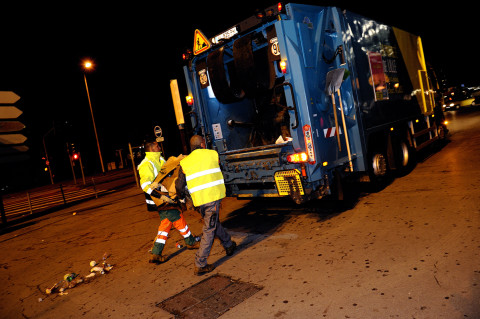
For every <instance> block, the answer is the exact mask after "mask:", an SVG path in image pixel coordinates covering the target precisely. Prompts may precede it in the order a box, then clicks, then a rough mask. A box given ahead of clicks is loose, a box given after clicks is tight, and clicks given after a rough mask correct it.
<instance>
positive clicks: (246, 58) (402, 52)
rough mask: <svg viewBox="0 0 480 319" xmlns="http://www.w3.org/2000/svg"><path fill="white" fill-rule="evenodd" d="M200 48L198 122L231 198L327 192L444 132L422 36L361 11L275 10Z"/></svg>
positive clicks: (396, 161) (192, 82)
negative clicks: (214, 152)
mask: <svg viewBox="0 0 480 319" xmlns="http://www.w3.org/2000/svg"><path fill="white" fill-rule="evenodd" d="M197 44H198V43H197ZM198 51H199V53H198V54H197V55H195V56H194V58H193V59H191V60H190V61H189V64H188V65H187V66H185V67H184V73H185V77H186V81H187V90H188V95H189V96H190V98H191V100H192V99H193V103H192V105H191V112H190V115H191V116H192V127H193V129H194V130H195V133H197V134H202V135H203V136H205V138H206V140H207V144H208V147H209V148H213V149H216V150H217V151H218V152H219V154H220V162H221V167H222V171H223V173H224V179H225V185H226V187H227V195H229V196H237V197H239V198H251V197H285V196H290V197H292V198H293V199H294V200H295V201H296V202H297V203H301V202H304V201H306V200H310V199H316V198H321V197H324V196H326V195H330V194H331V193H332V192H333V190H334V187H333V185H338V184H339V182H340V180H341V179H343V178H346V177H355V178H360V179H362V180H370V181H378V180H379V179H382V178H383V177H385V176H387V175H388V174H389V172H391V171H393V170H398V169H406V168H407V167H409V166H410V165H411V161H412V158H413V155H414V153H415V152H416V151H418V150H419V149H421V148H423V147H424V146H425V145H428V144H430V143H431V142H433V141H435V140H438V139H439V138H441V137H443V136H444V129H445V127H444V126H443V125H441V124H440V122H439V120H440V119H441V114H439V113H438V112H436V109H435V101H434V95H433V88H432V84H431V82H430V81H429V78H428V74H427V73H428V72H427V67H426V65H425V59H424V57H423V49H422V45H421V40H420V38H419V37H417V36H415V35H412V34H410V33H408V32H405V31H402V30H399V29H396V28H394V27H391V26H387V25H385V24H382V23H378V22H376V21H373V20H371V19H368V18H365V17H363V16H360V15H357V14H355V13H352V12H348V11H342V10H340V9H339V8H335V7H320V6H309V5H301V4H293V3H290V4H287V5H285V6H284V7H282V8H279V7H277V6H272V7H270V8H266V9H265V10H264V11H263V12H262V16H261V17H259V16H254V17H251V18H249V19H246V20H245V21H243V22H241V23H239V24H237V25H235V26H233V27H232V28H231V29H229V30H227V31H226V32H224V33H221V34H219V35H218V36H215V37H212V38H211V39H209V41H208V43H207V47H206V48H202V49H200V50H198ZM335 81H336V82H335ZM435 116H437V118H435ZM302 153H303V160H302ZM293 154H298V156H299V157H293V156H292V155H293Z"/></svg>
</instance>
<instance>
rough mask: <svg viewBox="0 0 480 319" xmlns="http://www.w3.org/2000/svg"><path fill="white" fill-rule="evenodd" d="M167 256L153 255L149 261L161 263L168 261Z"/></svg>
mask: <svg viewBox="0 0 480 319" xmlns="http://www.w3.org/2000/svg"><path fill="white" fill-rule="evenodd" d="M167 259H168V258H167V257H166V256H162V255H153V256H152V258H150V260H149V261H148V262H149V263H151V264H157V265H159V264H161V263H164V262H166V261H167Z"/></svg>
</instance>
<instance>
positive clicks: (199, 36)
mask: <svg viewBox="0 0 480 319" xmlns="http://www.w3.org/2000/svg"><path fill="white" fill-rule="evenodd" d="M210 46H211V43H210V41H209V40H208V39H207V37H206V36H205V35H204V34H203V33H202V31H200V30H198V29H196V30H195V35H194V37H193V54H194V55H197V54H200V53H203V52H205V51H207V50H208V49H210Z"/></svg>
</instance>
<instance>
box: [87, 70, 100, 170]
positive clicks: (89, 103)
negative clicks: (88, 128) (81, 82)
mask: <svg viewBox="0 0 480 319" xmlns="http://www.w3.org/2000/svg"><path fill="white" fill-rule="evenodd" d="M83 66H84V68H85V71H88V70H90V69H93V64H92V62H90V61H85V62H84V63H83ZM83 78H84V79H85V88H86V89H87V97H88V105H89V106H90V113H91V114H92V122H93V130H94V131H95V139H96V140H97V147H98V156H99V157H100V165H101V166H102V173H105V168H104V167H103V159H102V152H101V151H100V143H99V142H98V135H97V127H96V126H95V118H94V117H93V110H92V102H91V101H90V93H89V92H88V84H87V76H86V74H85V72H83Z"/></svg>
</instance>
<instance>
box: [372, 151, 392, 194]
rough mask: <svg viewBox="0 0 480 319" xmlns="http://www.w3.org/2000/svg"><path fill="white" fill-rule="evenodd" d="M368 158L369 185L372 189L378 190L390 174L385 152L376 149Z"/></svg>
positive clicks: (385, 182)
mask: <svg viewBox="0 0 480 319" xmlns="http://www.w3.org/2000/svg"><path fill="white" fill-rule="evenodd" d="M368 158H369V177H370V186H371V188H372V190H373V191H379V190H381V189H382V188H383V187H384V186H385V185H386V184H387V180H388V179H389V175H390V170H389V168H388V163H387V156H386V152H385V151H382V150H379V149H377V150H374V151H373V152H372V153H371V154H370V156H369V157H368Z"/></svg>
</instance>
